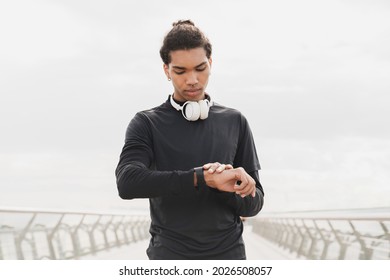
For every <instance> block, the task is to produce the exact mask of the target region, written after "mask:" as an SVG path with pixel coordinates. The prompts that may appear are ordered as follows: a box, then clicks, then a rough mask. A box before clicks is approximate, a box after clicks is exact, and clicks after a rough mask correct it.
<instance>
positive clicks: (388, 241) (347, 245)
mask: <svg viewBox="0 0 390 280" xmlns="http://www.w3.org/2000/svg"><path fill="white" fill-rule="evenodd" d="M252 224H253V232H254V233H256V234H259V235H260V236H262V237H264V238H265V239H267V240H269V241H271V242H273V243H275V244H277V245H278V246H279V247H280V248H282V249H285V250H288V251H289V252H290V253H296V257H297V258H305V259H322V260H323V259H339V260H342V259H364V260H371V259H376V260H388V259H390V232H389V230H390V215H374V216H373V215H360V216H359V215H346V216H342V215H340V214H337V215H333V216H331V215H329V214H328V215H322V216H318V217H315V216H308V214H307V213H306V214H304V215H291V214H287V213H286V214H283V213H281V214H278V215H269V216H263V217H259V218H256V219H253V220H252Z"/></svg>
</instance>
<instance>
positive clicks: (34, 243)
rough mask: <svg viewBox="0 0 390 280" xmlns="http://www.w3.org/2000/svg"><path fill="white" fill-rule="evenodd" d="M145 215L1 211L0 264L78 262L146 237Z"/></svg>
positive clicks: (38, 210) (35, 210)
mask: <svg viewBox="0 0 390 280" xmlns="http://www.w3.org/2000/svg"><path fill="white" fill-rule="evenodd" d="M149 225H150V218H149V216H147V215H145V214H139V215H127V214H123V213H101V212H88V211H85V212H84V211H60V210H46V209H16V208H1V209H0V260H2V259H19V260H23V259H78V258H80V257H82V256H85V255H89V254H96V253H98V252H99V251H102V250H109V249H111V248H114V247H121V246H123V245H126V244H130V243H133V242H137V241H138V240H142V239H145V238H148V237H149V232H148V229H149Z"/></svg>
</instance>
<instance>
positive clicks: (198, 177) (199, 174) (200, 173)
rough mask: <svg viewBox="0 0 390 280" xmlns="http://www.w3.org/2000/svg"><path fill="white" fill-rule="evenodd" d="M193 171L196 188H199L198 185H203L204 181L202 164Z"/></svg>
mask: <svg viewBox="0 0 390 280" xmlns="http://www.w3.org/2000/svg"><path fill="white" fill-rule="evenodd" d="M194 171H195V175H196V181H197V189H199V188H200V187H205V186H206V181H205V180H204V174H203V166H200V167H195V168H194Z"/></svg>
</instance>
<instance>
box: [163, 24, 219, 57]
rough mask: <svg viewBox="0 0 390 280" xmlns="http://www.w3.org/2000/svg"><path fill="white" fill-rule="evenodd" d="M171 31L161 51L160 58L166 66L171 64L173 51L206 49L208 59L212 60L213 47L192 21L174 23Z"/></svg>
mask: <svg viewBox="0 0 390 280" xmlns="http://www.w3.org/2000/svg"><path fill="white" fill-rule="evenodd" d="M172 25H173V27H172V29H171V31H169V32H168V34H167V35H166V36H165V38H164V41H163V45H162V47H161V49H160V56H161V59H162V61H163V62H164V64H166V65H168V64H169V63H170V62H171V56H170V52H171V51H177V50H189V49H195V48H204V50H205V51H206V56H207V58H210V56H211V51H212V46H211V43H210V41H209V39H208V38H207V37H206V36H205V35H204V34H203V32H202V31H200V30H199V28H198V27H196V26H195V24H194V23H193V22H192V21H191V20H179V21H177V22H174V23H173V24H172Z"/></svg>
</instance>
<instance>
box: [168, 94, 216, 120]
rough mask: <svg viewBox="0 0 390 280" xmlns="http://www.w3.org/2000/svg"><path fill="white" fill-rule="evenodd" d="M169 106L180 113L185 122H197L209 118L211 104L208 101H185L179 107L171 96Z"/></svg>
mask: <svg viewBox="0 0 390 280" xmlns="http://www.w3.org/2000/svg"><path fill="white" fill-rule="evenodd" d="M169 100H170V102H171V105H172V107H173V108H175V109H176V110H177V111H181V113H182V114H183V117H184V118H185V119H186V120H187V121H197V120H199V119H201V120H204V119H207V117H208V116H209V109H210V107H211V106H213V102H212V101H211V98H210V100H209V99H204V100H199V101H187V102H186V103H184V104H183V106H180V105H179V104H177V103H176V102H175V100H174V99H173V96H172V95H171V96H170V97H169Z"/></svg>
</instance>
